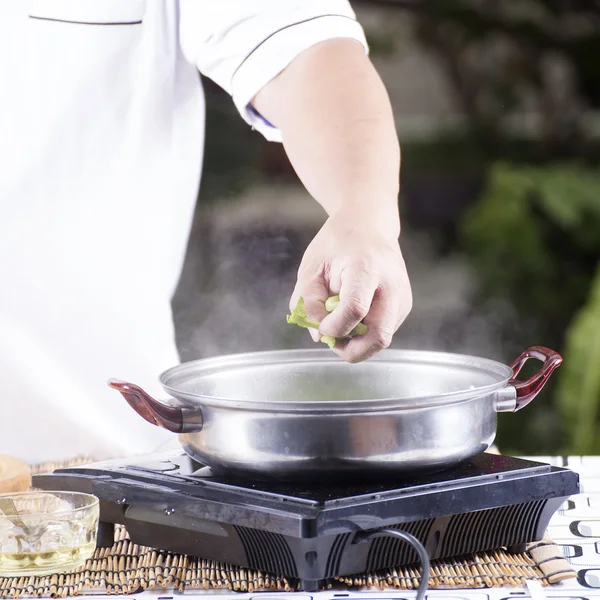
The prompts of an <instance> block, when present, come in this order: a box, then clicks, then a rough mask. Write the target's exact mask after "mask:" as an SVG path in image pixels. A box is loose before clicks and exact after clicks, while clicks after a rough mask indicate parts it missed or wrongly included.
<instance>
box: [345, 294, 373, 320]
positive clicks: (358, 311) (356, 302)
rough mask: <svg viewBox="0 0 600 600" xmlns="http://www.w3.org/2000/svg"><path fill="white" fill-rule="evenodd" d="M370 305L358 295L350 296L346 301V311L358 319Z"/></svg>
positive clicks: (367, 310)
mask: <svg viewBox="0 0 600 600" xmlns="http://www.w3.org/2000/svg"><path fill="white" fill-rule="evenodd" d="M369 309H370V306H369V305H368V304H367V302H365V300H364V299H362V298H359V297H358V296H351V297H349V298H348V299H347V301H346V312H347V314H348V315H349V316H350V317H351V318H352V319H355V320H360V319H362V318H363V317H364V316H366V314H367V313H368V312H369Z"/></svg>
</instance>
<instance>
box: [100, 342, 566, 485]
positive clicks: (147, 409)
mask: <svg viewBox="0 0 600 600" xmlns="http://www.w3.org/2000/svg"><path fill="white" fill-rule="evenodd" d="M531 357H533V358H536V359H538V360H540V361H542V363H543V364H542V366H541V368H540V370H539V371H538V372H537V373H536V374H535V375H533V376H532V377H531V378H530V379H528V380H527V381H523V382H521V381H517V380H516V379H515V378H516V376H517V374H518V372H519V371H520V369H521V367H522V366H523V364H524V363H525V361H526V360H527V359H528V358H531ZM561 362H562V358H561V357H560V355H559V354H557V353H556V352H553V351H552V350H549V349H547V348H543V347H532V348H530V349H529V350H527V351H526V352H524V353H523V354H522V355H521V356H520V357H519V358H518V359H517V360H516V361H515V362H514V363H513V364H512V365H511V366H506V365H504V364H502V363H498V362H495V361H492V360H488V359H484V358H477V357H472V356H463V355H458V354H447V353H439V352H421V351H404V350H385V351H383V352H381V353H380V354H378V355H377V356H375V357H374V358H372V359H370V360H368V361H366V362H362V363H359V364H349V363H346V362H344V361H342V360H341V359H340V358H338V357H337V356H336V355H335V354H333V353H332V352H330V351H329V350H326V349H323V350H294V351H287V350H286V351H274V352H257V353H249V354H239V355H232V356H224V357H217V358H210V359H204V360H197V361H192V362H188V363H183V364H181V365H178V366H176V367H173V368H171V369H169V370H167V371H165V372H164V373H163V374H162V375H161V376H160V382H161V384H162V386H163V388H164V389H165V391H166V392H167V393H169V394H170V395H171V396H173V398H172V399H170V400H169V401H168V402H158V401H157V400H155V399H153V398H151V397H150V396H149V395H148V394H147V393H146V392H144V391H143V390H142V389H141V388H140V387H138V386H136V385H133V384H131V383H126V382H123V381H119V380H114V379H113V380H110V381H109V385H110V386H111V387H113V388H114V389H116V390H118V391H119V392H121V394H122V395H123V396H124V397H125V399H126V400H127V401H128V402H129V404H130V405H131V406H132V407H133V409H134V410H136V411H137V412H138V413H139V414H140V415H141V416H142V417H143V418H144V419H146V420H147V421H149V422H150V423H153V424H154V425H158V426H160V427H164V428H166V429H168V430H169V431H173V432H174V433H177V434H179V440H180V443H181V445H182V447H183V449H184V450H185V452H186V453H187V454H189V455H190V456H191V457H192V458H194V459H195V460H197V461H198V462H200V463H202V464H205V465H208V466H210V467H212V468H213V469H215V470H227V471H230V472H233V473H236V474H242V475H246V476H251V477H256V476H258V477H264V476H268V477H277V478H282V477H283V478H293V479H306V478H309V479H322V478H323V477H334V476H335V477H337V476H353V477H354V476H357V475H360V476H363V475H368V476H381V475H383V474H384V473H385V472H392V473H404V474H406V473H410V472H414V471H422V470H438V469H443V468H446V467H449V466H452V465H454V464H456V463H459V462H461V461H463V460H466V459H468V458H471V457H473V456H475V455H476V454H479V453H480V452H483V451H484V450H486V449H487V448H489V446H490V445H491V444H492V442H493V440H494V438H495V435H496V423H497V416H496V413H497V412H505V411H506V412H515V411H517V410H520V409H521V408H523V407H524V406H526V405H527V404H528V403H529V402H531V400H532V399H533V398H534V397H535V396H536V395H537V394H538V393H539V392H540V390H541V389H542V387H543V386H544V384H545V383H546V381H547V379H548V377H550V375H551V374H552V372H553V371H554V369H556V367H558V366H559V365H560V363H561Z"/></svg>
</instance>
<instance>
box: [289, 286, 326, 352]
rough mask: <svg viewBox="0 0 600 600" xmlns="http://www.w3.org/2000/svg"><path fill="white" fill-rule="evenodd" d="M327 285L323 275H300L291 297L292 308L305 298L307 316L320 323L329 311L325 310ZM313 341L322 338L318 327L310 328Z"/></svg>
mask: <svg viewBox="0 0 600 600" xmlns="http://www.w3.org/2000/svg"><path fill="white" fill-rule="evenodd" d="M327 296H328V293H327V286H326V285H325V282H324V280H323V278H322V277H317V278H315V277H314V276H309V278H306V277H303V276H302V275H300V276H299V277H298V281H297V283H296V287H295V289H294V292H293V294H292V297H291V298H290V310H292V309H293V308H294V307H295V306H296V303H297V302H298V299H299V298H300V297H302V298H304V306H305V307H306V316H307V317H308V318H309V319H311V320H313V321H317V323H320V322H321V321H322V320H323V318H324V317H325V315H326V314H327V311H326V310H325V300H327ZM308 332H309V333H310V336H311V337H312V339H313V341H315V342H318V341H319V340H320V338H321V335H320V333H319V332H318V331H317V330H316V329H311V328H309V329H308Z"/></svg>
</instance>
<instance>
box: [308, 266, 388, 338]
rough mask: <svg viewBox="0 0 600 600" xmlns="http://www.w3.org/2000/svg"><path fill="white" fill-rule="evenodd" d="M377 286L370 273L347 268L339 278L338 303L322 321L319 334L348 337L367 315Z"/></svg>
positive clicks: (374, 277)
mask: <svg viewBox="0 0 600 600" xmlns="http://www.w3.org/2000/svg"><path fill="white" fill-rule="evenodd" d="M378 284H379V281H378V278H377V277H376V276H375V275H374V274H373V273H372V272H371V271H369V270H367V269H362V268H360V267H357V266H349V267H347V268H346V269H345V270H344V271H343V273H342V277H341V287H340V294H339V296H340V303H339V305H338V306H337V308H336V309H335V310H334V311H333V312H332V313H330V314H328V315H327V316H326V317H325V318H324V319H323V321H322V322H321V327H320V328H319V330H320V332H321V333H322V334H323V335H331V336H333V337H343V336H345V335H348V334H349V333H350V332H351V331H352V330H353V329H354V328H355V327H356V326H357V325H358V323H360V322H361V321H362V320H363V319H364V318H365V317H366V315H367V314H369V311H370V310H371V303H372V302H373V297H374V295H375V291H376V290H377V286H378Z"/></svg>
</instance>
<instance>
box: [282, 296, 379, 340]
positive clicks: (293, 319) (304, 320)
mask: <svg viewBox="0 0 600 600" xmlns="http://www.w3.org/2000/svg"><path fill="white" fill-rule="evenodd" d="M339 303H340V297H339V296H330V297H329V298H327V300H326V301H325V310H326V311H327V312H333V311H334V310H335V309H336V308H337V307H338V305H339ZM286 319H287V322H288V323H289V324H290V325H298V327H303V328H305V329H307V328H310V329H316V330H317V331H318V329H319V326H320V325H321V324H320V323H317V322H316V321H312V320H311V319H309V318H308V317H307V316H306V305H305V304H304V298H302V297H300V298H299V299H298V302H297V303H296V306H295V307H294V309H293V310H292V311H291V314H289V315H287V317H286ZM367 331H369V328H368V327H367V326H366V325H365V324H364V323H359V324H358V325H357V326H356V327H355V328H354V329H353V330H352V331H351V332H350V334H349V335H346V336H344V337H341V338H335V337H333V336H331V335H322V336H321V339H320V341H321V342H323V343H324V344H327V346H329V347H330V348H331V349H332V350H333V348H335V344H336V342H337V341H338V340H342V339H349V338H353V337H355V336H357V335H365V334H366V333H367Z"/></svg>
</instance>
